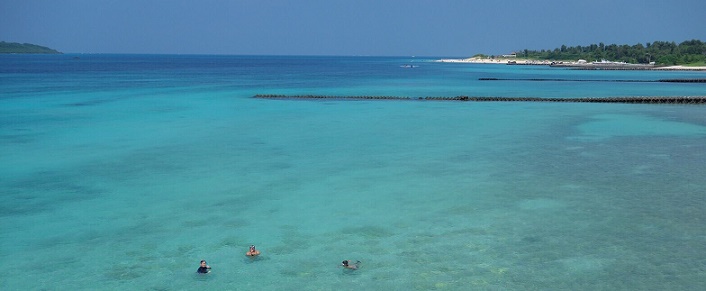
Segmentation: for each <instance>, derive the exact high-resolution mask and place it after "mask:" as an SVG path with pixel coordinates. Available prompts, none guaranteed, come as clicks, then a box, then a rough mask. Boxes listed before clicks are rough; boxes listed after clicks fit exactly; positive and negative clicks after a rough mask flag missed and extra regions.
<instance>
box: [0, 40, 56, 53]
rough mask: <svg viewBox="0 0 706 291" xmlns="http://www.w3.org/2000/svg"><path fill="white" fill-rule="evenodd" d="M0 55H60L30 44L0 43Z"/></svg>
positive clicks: (54, 51)
mask: <svg viewBox="0 0 706 291" xmlns="http://www.w3.org/2000/svg"><path fill="white" fill-rule="evenodd" d="M0 54H60V52H58V51H56V50H53V49H50V48H48V47H43V46H39V45H34V44H30V43H17V42H4V41H0Z"/></svg>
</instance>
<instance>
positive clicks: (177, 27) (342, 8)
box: [0, 0, 706, 57]
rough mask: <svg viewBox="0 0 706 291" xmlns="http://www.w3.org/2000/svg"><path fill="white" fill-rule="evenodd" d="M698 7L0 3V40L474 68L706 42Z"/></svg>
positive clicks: (66, 47)
mask: <svg viewBox="0 0 706 291" xmlns="http://www.w3.org/2000/svg"><path fill="white" fill-rule="evenodd" d="M704 11H706V1H702V0H673V1H659V0H643V1H639V0H613V1H607V0H592V1H561V0H535V1H508V0H505V1H503V0H501V1H489V0H483V1H464V0H447V1H444V0H441V1H432V0H390V1H374V0H359V1H352V0H351V1H347V0H330V1H325V0H300V1H287V0H241V1H227V0H203V1H195V0H175V1H158V0H144V1H138V0H119V1H118V0H106V1H91V0H64V1H52V0H24V1H21V0H4V1H2V2H0V40H2V41H8V42H21V43H33V44H38V45H42V46H47V47H50V48H53V49H57V50H59V51H62V52H64V53H149V54H236V55H379V56H390V55H398V56H402V55H416V56H459V57H465V56H471V55H473V54H476V53H485V54H502V53H508V52H511V51H516V50H521V49H537V50H539V49H554V48H557V47H559V46H561V45H567V46H575V45H589V44H593V43H596V44H597V43H600V42H603V43H605V44H613V43H616V44H629V45H633V44H636V43H643V44H644V43H647V42H653V41H658V40H659V41H674V42H677V43H679V42H682V41H685V40H690V39H700V40H706V30H704V29H703V28H704V27H706V17H704V15H703V14H704Z"/></svg>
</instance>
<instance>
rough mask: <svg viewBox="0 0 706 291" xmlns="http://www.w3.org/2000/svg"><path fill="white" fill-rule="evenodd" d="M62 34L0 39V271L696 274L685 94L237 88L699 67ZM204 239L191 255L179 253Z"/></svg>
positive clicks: (518, 86) (581, 282)
mask: <svg viewBox="0 0 706 291" xmlns="http://www.w3.org/2000/svg"><path fill="white" fill-rule="evenodd" d="M73 57H74V56H71V55H68V56H31V57H30V56H1V57H0V61H1V62H2V63H3V66H2V69H0V73H1V74H2V76H1V77H2V78H0V91H1V92H2V96H3V97H0V177H2V178H0V197H1V198H0V199H2V203H1V204H0V215H1V216H2V218H3V219H2V220H0V221H1V222H0V226H1V227H2V230H3V231H2V232H1V233H0V254H1V256H0V266H2V268H3V269H4V270H5V272H3V273H2V274H1V275H0V288H1V289H4V290H27V289H35V290H36V289H51V290H57V289H59V290H76V289H78V290H91V289H96V288H99V289H116V290H117V289H120V290H124V289H153V290H180V289H197V288H198V289H207V288H209V289H238V290H252V289H261V290H331V289H342V290H352V289H361V288H363V289H371V290H467V289H480V290H528V289H529V290H616V289H637V290H695V289H697V287H698V286H703V285H704V283H706V269H705V268H704V266H706V255H704V254H706V227H704V220H705V219H706V214H704V211H703V209H704V208H705V206H706V200H705V199H704V194H703V189H704V188H706V187H705V186H706V179H705V178H706V168H705V167H704V166H703V165H704V164H705V162H706V117H705V116H706V114H704V112H705V110H706V109H705V107H703V106H693V105H692V106H689V105H635V104H583V103H581V104H566V103H526V102H517V103H514V102H513V103H506V102H501V103H495V102H487V103H485V102H483V103H472V102H424V101H339V100H331V101H301V100H261V99H253V98H251V96H253V95H254V94H258V93H261V94H303V93H304V94H307V93H310V94H322V95H404V96H455V95H477V96H539V97H576V96H580V97H584V96H588V97H592V96H639V95H650V96H653V95H670V96H676V95H679V96H681V95H704V94H703V93H704V92H706V90H705V89H706V87H704V85H701V84H660V83H655V84H653V83H605V82H595V83H594V82H578V83H572V82H555V83H552V82H519V81H516V82H511V81H497V82H480V81H478V80H477V78H479V77H486V76H488V77H498V78H505V77H508V78H523V77H527V76H538V77H541V78H545V77H551V78H569V79H571V78H574V79H585V78H589V77H590V78H600V79H606V78H612V79H637V78H645V79H660V78H683V77H701V78H703V73H698V72H614V71H610V72H597V71H569V70H556V69H550V68H546V67H525V66H493V65H486V66H482V65H467V64H439V63H431V62H427V60H424V59H417V58H415V59H410V58H353V57H350V58H349V57H255V56H251V57H231V56H139V55H134V56H119V55H115V56H111V55H107V56H103V55H97V56H92V55H88V56H84V55H81V56H78V57H79V58H78V59H74V58H73ZM406 63H415V64H417V63H418V64H419V67H418V68H414V69H404V68H400V67H399V66H400V65H402V64H406ZM699 74H700V75H699ZM250 244H255V245H257V246H258V248H259V249H260V250H261V251H262V253H263V254H262V255H261V256H260V257H258V258H257V259H256V260H251V259H250V258H248V257H245V256H244V253H245V252H246V251H247V247H248V246H249V245H250ZM201 259H206V260H208V263H209V265H211V266H212V267H213V271H212V272H211V273H210V274H208V275H197V274H195V271H196V268H197V267H198V262H199V260H201ZM343 259H351V260H360V261H362V266H361V268H360V269H359V270H357V271H346V270H343V269H341V268H340V267H339V264H340V262H341V261H342V260H343ZM18 265H19V266H20V267H19V268H18V267H17V266H18ZM97 286H98V287H97Z"/></svg>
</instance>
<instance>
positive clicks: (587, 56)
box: [517, 39, 706, 65]
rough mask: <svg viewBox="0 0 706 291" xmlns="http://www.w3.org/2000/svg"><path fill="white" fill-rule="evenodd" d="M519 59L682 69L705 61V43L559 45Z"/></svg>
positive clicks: (530, 53)
mask: <svg viewBox="0 0 706 291" xmlns="http://www.w3.org/2000/svg"><path fill="white" fill-rule="evenodd" d="M517 56H518V57H525V58H529V59H539V60H578V59H584V60H587V61H599V60H604V59H605V60H610V61H622V62H627V63H633V64H636V63H642V64H647V63H650V62H655V63H656V64H657V65H683V64H692V63H703V62H705V61H706V43H704V42H702V41H700V40H696V39H694V40H687V41H684V42H682V43H680V44H678V45H677V44H676V43H675V42H666V41H655V42H653V43H646V44H644V45H643V44H641V43H638V44H636V45H633V46H629V45H625V44H624V45H616V44H611V45H605V44H603V43H599V44H591V45H588V46H572V47H567V46H566V45H562V46H561V47H560V48H555V49H554V50H541V51H536V50H527V49H525V50H523V51H520V52H517Z"/></svg>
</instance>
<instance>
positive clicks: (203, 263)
mask: <svg viewBox="0 0 706 291" xmlns="http://www.w3.org/2000/svg"><path fill="white" fill-rule="evenodd" d="M208 272H211V266H209V265H207V264H206V260H201V266H200V267H199V269H198V270H196V273H201V274H206V273H208Z"/></svg>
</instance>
